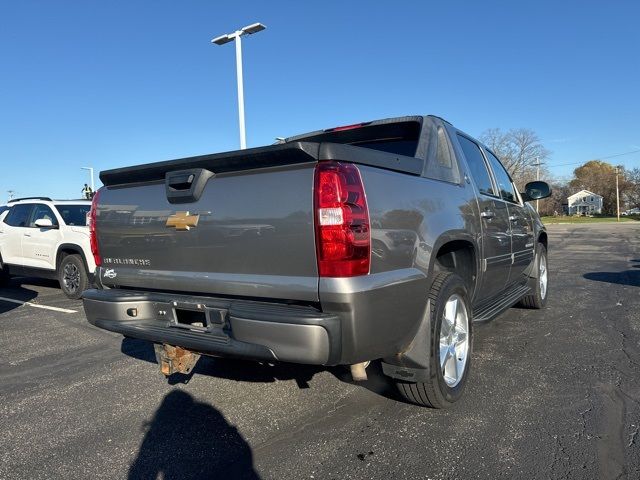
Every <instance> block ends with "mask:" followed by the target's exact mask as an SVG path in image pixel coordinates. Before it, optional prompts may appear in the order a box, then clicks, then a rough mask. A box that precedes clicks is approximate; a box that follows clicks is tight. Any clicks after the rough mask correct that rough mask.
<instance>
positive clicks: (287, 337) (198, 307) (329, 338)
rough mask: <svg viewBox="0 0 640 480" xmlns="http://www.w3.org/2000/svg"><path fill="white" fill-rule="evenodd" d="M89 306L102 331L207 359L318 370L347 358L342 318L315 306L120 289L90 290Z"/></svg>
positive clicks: (86, 299)
mask: <svg viewBox="0 0 640 480" xmlns="http://www.w3.org/2000/svg"><path fill="white" fill-rule="evenodd" d="M83 302H84V309H85V312H86V315H87V319H88V320H89V322H90V323H91V324H93V325H95V326H97V327H100V328H103V329H105V330H110V331H112V332H116V333H121V334H122V335H125V336H128V337H133V338H139V339H143V340H149V341H151V342H154V343H166V344H169V345H175V346H180V347H183V348H186V349H189V350H193V351H196V352H199V353H203V354H208V355H213V356H224V357H236V358H246V359H253V360H265V361H274V360H279V361H284V362H293V363H304V364H312V365H335V364H337V363H338V362H339V359H340V356H341V331H340V329H341V327H340V325H341V324H340V320H339V318H338V316H337V315H334V314H328V313H323V312H320V311H319V310H317V309H315V308H313V307H306V306H297V305H285V304H273V303H267V302H257V301H249V300H233V299H224V298H214V297H201V296H191V295H181V294H167V293H155V292H149V293H147V292H138V291H132V290H120V289H112V290H87V291H85V292H84V294H83ZM189 322H191V323H189Z"/></svg>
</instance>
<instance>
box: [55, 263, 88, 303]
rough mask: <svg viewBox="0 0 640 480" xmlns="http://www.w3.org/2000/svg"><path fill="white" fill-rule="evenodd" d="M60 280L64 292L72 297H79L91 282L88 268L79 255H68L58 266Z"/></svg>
mask: <svg viewBox="0 0 640 480" xmlns="http://www.w3.org/2000/svg"><path fill="white" fill-rule="evenodd" d="M58 281H59V282H60V288H62V292H63V293H64V294H65V295H66V296H67V297H68V298H71V299H74V300H76V299H78V298H80V296H81V295H82V292H83V291H85V290H86V289H87V287H88V284H89V279H88V277H87V270H86V269H85V267H84V262H83V261H82V258H81V257H80V256H79V255H67V256H66V257H64V258H63V259H62V261H61V262H60V266H59V267H58Z"/></svg>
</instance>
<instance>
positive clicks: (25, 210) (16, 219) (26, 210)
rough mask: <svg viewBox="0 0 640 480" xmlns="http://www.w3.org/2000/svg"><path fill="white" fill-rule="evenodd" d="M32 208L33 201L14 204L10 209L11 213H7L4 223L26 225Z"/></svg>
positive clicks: (15, 225) (17, 225)
mask: <svg viewBox="0 0 640 480" xmlns="http://www.w3.org/2000/svg"><path fill="white" fill-rule="evenodd" d="M32 209H33V204H31V203H24V204H20V205H14V206H12V207H11V210H9V213H7V216H6V218H5V219H4V223H6V224H7V225H11V226H12V227H26V226H27V225H28V222H29V216H30V215H31V210H32Z"/></svg>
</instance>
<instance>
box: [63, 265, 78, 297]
mask: <svg viewBox="0 0 640 480" xmlns="http://www.w3.org/2000/svg"><path fill="white" fill-rule="evenodd" d="M62 281H63V282H64V286H65V288H66V289H67V290H68V291H69V292H71V293H74V292H75V291H77V290H78V288H79V287H80V271H79V270H78V267H77V266H75V265H74V264H73V263H67V264H66V265H65V266H64V269H63V270H62Z"/></svg>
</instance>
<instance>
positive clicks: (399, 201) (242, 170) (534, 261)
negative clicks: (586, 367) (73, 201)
mask: <svg viewBox="0 0 640 480" xmlns="http://www.w3.org/2000/svg"><path fill="white" fill-rule="evenodd" d="M100 179H101V180H102V182H103V184H104V187H103V188H101V189H100V190H99V191H98V193H97V194H96V195H95V197H94V199H93V206H92V210H91V213H90V219H89V220H90V221H89V223H90V227H91V232H92V233H91V247H92V251H93V255H94V257H95V263H96V265H98V268H97V270H96V282H97V286H98V288H97V289H93V290H88V291H86V292H85V293H84V295H83V299H84V308H85V311H86V315H87V318H88V320H89V322H91V323H92V324H93V325H96V326H97V327H100V328H104V329H106V330H111V331H114V332H118V333H121V334H123V335H125V336H128V337H134V338H139V339H145V340H148V341H151V342H153V343H154V344H156V355H157V358H158V362H159V363H160V367H161V370H162V372H163V373H164V374H165V375H170V374H172V373H174V372H182V373H188V372H190V371H191V369H192V368H193V366H194V364H195V362H196V361H197V359H198V358H199V356H200V355H211V356H224V357H235V358H244V359H252V360H257V361H264V362H274V361H282V362H294V363H301V364H312V365H348V366H350V368H351V372H352V374H353V376H354V379H364V378H366V370H365V369H366V367H367V365H368V363H369V362H370V361H373V360H376V361H380V362H381V364H382V370H383V372H384V373H385V374H386V375H387V376H388V377H390V379H392V381H394V382H395V383H396V384H397V385H398V389H399V392H400V393H401V394H402V395H403V396H404V397H406V399H408V400H409V401H411V402H414V403H417V404H421V405H427V406H431V407H436V408H439V407H446V406H448V405H451V404H452V403H454V402H455V401H457V400H458V399H459V398H460V396H461V395H462V392H463V390H464V387H465V383H466V380H467V378H468V376H469V370H470V362H471V351H472V332H473V329H472V325H473V322H481V321H486V320H489V319H491V318H493V317H495V316H496V315H498V314H499V313H501V312H502V311H504V310H505V309H507V308H509V307H511V306H512V305H514V304H516V303H518V302H520V303H521V304H523V305H524V306H527V307H531V308H542V307H543V306H544V305H545V302H546V298H547V293H548V287H547V285H548V276H547V255H546V252H547V234H546V232H545V229H544V226H543V225H542V223H541V221H540V219H539V217H538V215H537V214H536V212H535V211H534V210H533V209H532V208H531V207H530V206H529V204H528V203H526V202H528V201H530V200H532V199H539V198H544V197H546V196H548V195H549V194H550V189H549V186H548V185H547V184H546V183H544V182H532V183H529V184H527V186H526V188H525V189H524V192H523V193H519V192H518V190H516V188H515V186H514V184H513V182H512V181H511V179H510V177H509V174H508V173H507V171H506V170H505V169H504V167H503V166H502V165H501V163H500V161H499V160H498V159H497V158H496V156H495V155H494V154H493V153H492V152H491V151H490V150H489V149H488V148H487V147H485V146H484V145H482V144H481V143H479V142H478V141H476V140H474V139H473V138H471V137H469V136H468V135H466V134H465V133H463V132H461V131H459V130H457V129H456V128H455V127H453V126H452V125H451V124H450V123H448V122H446V121H444V120H442V119H441V118H438V117H434V116H411V117H402V118H394V119H387V120H379V121H373V122H367V123H362V124H357V125H349V126H344V127H337V128H330V129H327V130H322V131H317V132H312V133H308V134H305V135H299V136H295V137H291V138H287V139H286V140H284V141H281V142H280V143H278V144H275V145H271V146H266V147H260V148H252V149H248V150H241V151H234V152H227V153H219V154H214V155H203V156H198V157H191V158H184V159H179V160H171V161H165V162H159V163H151V164H145V165H139V166H134V167H127V168H119V169H115V170H108V171H104V172H102V173H101V174H100Z"/></svg>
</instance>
